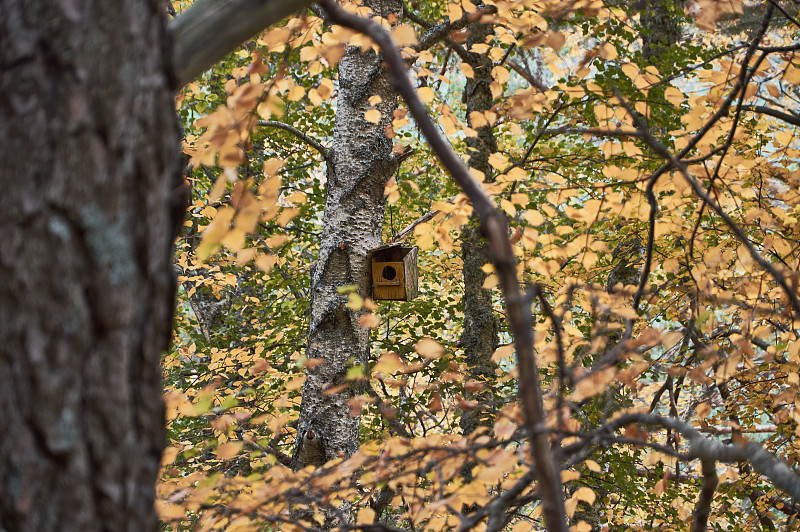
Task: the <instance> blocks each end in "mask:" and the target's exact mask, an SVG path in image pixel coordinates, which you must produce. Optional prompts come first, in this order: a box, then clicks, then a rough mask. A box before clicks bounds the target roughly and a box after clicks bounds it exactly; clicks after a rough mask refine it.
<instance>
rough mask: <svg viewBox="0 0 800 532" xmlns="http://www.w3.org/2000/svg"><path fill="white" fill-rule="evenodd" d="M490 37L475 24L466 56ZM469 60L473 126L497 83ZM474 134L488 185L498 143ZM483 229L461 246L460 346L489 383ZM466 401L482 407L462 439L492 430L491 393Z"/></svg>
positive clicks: (489, 313) (482, 62)
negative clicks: (474, 115)
mask: <svg viewBox="0 0 800 532" xmlns="http://www.w3.org/2000/svg"><path fill="white" fill-rule="evenodd" d="M492 32H493V30H492V27H491V26H490V25H487V24H479V23H474V24H471V25H470V26H469V37H468V39H467V42H466V48H467V50H469V49H470V48H471V47H472V45H473V44H476V43H483V42H484V41H485V39H486V37H487V36H489V35H491V34H492ZM468 54H469V55H468V56H467V57H466V58H465V61H466V62H467V63H469V65H470V66H471V67H472V69H473V72H474V73H475V75H474V77H472V78H467V83H466V86H465V87H464V103H465V105H466V110H467V121H468V123H469V124H470V126H472V121H471V120H470V118H469V115H470V113H472V112H475V111H477V112H483V111H488V110H489V109H491V108H492V107H493V106H494V98H493V97H492V91H491V89H490V88H489V85H490V84H491V83H492V81H493V79H492V67H493V66H494V65H493V64H492V60H491V59H490V58H489V56H488V55H486V54H478V53H474V52H468ZM474 129H475V130H476V131H477V132H478V136H477V137H467V139H466V142H467V147H468V148H469V154H470V158H469V166H470V167H471V168H474V169H476V170H479V171H481V172H483V174H484V176H485V177H486V179H487V180H490V179H491V177H492V167H491V165H490V164H489V156H490V155H491V154H492V153H494V152H496V151H497V139H496V138H495V136H494V131H493V129H492V126H491V125H486V126H483V127H480V128H474ZM479 227H480V218H479V217H478V215H477V214H476V215H474V216H473V217H472V218H471V219H470V222H469V224H468V225H467V226H466V227H465V228H464V232H463V237H462V241H461V250H462V257H463V260H464V265H463V273H464V331H463V332H462V334H461V338H460V343H461V345H462V346H463V348H464V355H465V359H466V364H467V367H468V370H467V373H468V375H469V378H470V379H472V380H477V381H480V382H491V381H492V379H493V378H494V373H495V369H496V368H497V365H496V364H495V363H494V362H493V361H492V354H493V353H494V351H495V349H497V344H498V334H499V330H500V328H499V324H498V320H497V317H496V316H495V315H494V308H493V306H492V293H491V291H489V290H486V289H484V288H483V282H484V281H485V279H486V277H487V274H486V273H485V272H484V271H483V269H482V268H483V266H484V265H485V264H487V263H490V262H491V261H490V259H489V255H488V249H487V244H486V240H485V239H484V238H483V236H482V234H481V231H480V229H479ZM468 399H471V400H473V401H477V402H478V403H479V405H480V406H479V407H478V408H476V409H474V410H468V411H465V412H463V413H462V414H461V422H460V424H461V430H462V431H463V432H464V434H470V433H471V432H472V431H474V430H475V429H476V428H478V427H480V426H492V423H493V421H494V416H493V415H491V414H490V412H491V411H493V409H494V406H495V405H494V393H493V392H492V390H491V389H488V388H487V389H484V390H481V391H478V392H475V393H473V394H471V395H470V396H469V397H468Z"/></svg>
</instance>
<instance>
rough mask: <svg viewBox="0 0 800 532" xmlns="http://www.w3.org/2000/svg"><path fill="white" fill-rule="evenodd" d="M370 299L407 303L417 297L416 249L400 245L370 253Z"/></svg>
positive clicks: (381, 248) (384, 247)
mask: <svg viewBox="0 0 800 532" xmlns="http://www.w3.org/2000/svg"><path fill="white" fill-rule="evenodd" d="M371 273H372V298H373V299H389V300H399V301H408V300H410V299H414V298H415V297H417V278H418V273H417V248H416V247H405V246H402V245H400V244H392V245H389V246H383V247H380V248H378V249H376V250H373V252H372V271H371Z"/></svg>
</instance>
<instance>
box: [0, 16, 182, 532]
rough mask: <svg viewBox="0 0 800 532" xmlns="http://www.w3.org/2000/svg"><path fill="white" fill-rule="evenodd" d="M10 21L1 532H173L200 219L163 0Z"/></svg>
mask: <svg viewBox="0 0 800 532" xmlns="http://www.w3.org/2000/svg"><path fill="white" fill-rule="evenodd" d="M0 13H2V14H3V16H2V17H1V18H0V139H2V142H0V177H2V181H3V193H2V194H0V379H2V385H0V530H2V531H12V530H13V531H15V532H22V531H44V530H64V531H72V530H80V531H93V530H97V531H101V530H103V531H107V530H115V531H125V530H130V531H137V532H138V531H143V530H156V528H157V517H156V513H155V510H154V508H153V500H154V496H155V490H154V486H155V482H156V477H157V473H158V466H159V461H160V457H161V451H162V446H163V444H164V407H163V404H162V399H161V397H162V393H163V391H162V387H161V371H160V355H161V352H162V351H163V350H164V349H165V348H166V347H167V344H168V342H169V339H170V334H171V324H172V311H173V300H174V280H173V276H172V272H171V268H170V260H171V255H172V242H173V235H174V231H175V227H176V226H177V225H180V222H181V221H182V219H183V205H182V204H181V201H180V197H181V195H182V188H181V187H179V186H178V184H179V183H182V180H181V179H180V174H179V170H178V167H179V159H178V154H179V144H178V138H179V133H178V127H177V121H176V118H175V113H174V108H173V98H172V92H171V90H170V88H169V87H170V75H169V64H168V61H167V60H166V56H165V53H166V51H167V50H169V47H168V46H167V44H168V43H167V42H166V31H165V20H164V19H165V17H164V13H163V2H161V1H159V0H118V1H117V2H114V4H113V6H110V5H108V4H107V3H105V2H100V1H97V0H95V1H88V2H64V1H54V0H0ZM176 180H177V181H176ZM173 193H174V194H173ZM170 198H173V200H174V201H173V206H172V207H171V204H170V203H171V202H170Z"/></svg>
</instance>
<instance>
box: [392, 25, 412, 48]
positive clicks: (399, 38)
mask: <svg viewBox="0 0 800 532" xmlns="http://www.w3.org/2000/svg"><path fill="white" fill-rule="evenodd" d="M392 39H394V42H395V44H397V45H398V46H413V45H415V44H417V42H418V41H417V32H416V31H414V28H413V27H412V26H411V25H410V24H400V25H399V26H395V27H394V28H393V29H392Z"/></svg>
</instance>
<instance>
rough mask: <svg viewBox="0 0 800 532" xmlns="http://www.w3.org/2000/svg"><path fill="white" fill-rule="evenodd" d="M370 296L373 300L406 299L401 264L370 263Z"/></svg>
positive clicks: (403, 269)
mask: <svg viewBox="0 0 800 532" xmlns="http://www.w3.org/2000/svg"><path fill="white" fill-rule="evenodd" d="M372 295H373V297H374V298H375V299H396V300H397V299H399V300H403V299H406V287H405V266H404V265H403V263H402V262H373V263H372Z"/></svg>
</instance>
